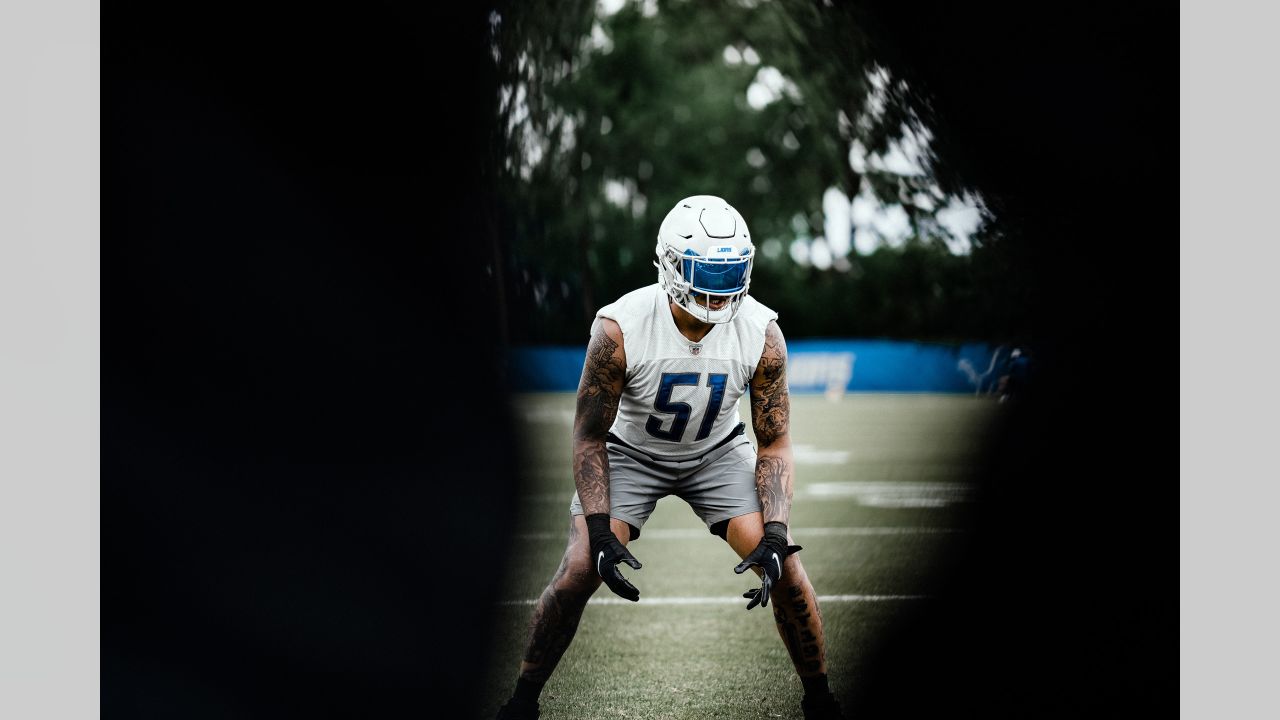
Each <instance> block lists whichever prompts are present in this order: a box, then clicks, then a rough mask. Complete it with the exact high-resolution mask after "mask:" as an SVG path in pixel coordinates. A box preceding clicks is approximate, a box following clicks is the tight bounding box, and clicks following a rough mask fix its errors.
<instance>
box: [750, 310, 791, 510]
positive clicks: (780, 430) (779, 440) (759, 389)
mask: <svg viewBox="0 0 1280 720" xmlns="http://www.w3.org/2000/svg"><path fill="white" fill-rule="evenodd" d="M751 423H752V426H753V427H754V429H755V432H756V441H757V442H758V443H759V445H760V447H759V453H758V455H757V457H756V492H758V493H759V495H760V506H761V509H762V510H763V514H764V521H765V522H771V521H773V520H777V521H779V522H784V523H785V522H787V521H788V519H789V517H790V515H791V493H792V483H793V475H794V465H795V463H794V461H793V460H792V456H791V397H790V395H789V394H788V392H787V343H786V340H785V339H784V338H783V337H782V331H781V330H780V329H778V325H777V323H773V322H771V323H769V325H768V327H767V328H766V329H765V340H764V352H763V353H762V354H761V355H760V364H759V365H757V366H756V372H755V374H754V375H753V376H752V378H751Z"/></svg>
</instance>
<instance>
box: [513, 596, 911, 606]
mask: <svg viewBox="0 0 1280 720" xmlns="http://www.w3.org/2000/svg"><path fill="white" fill-rule="evenodd" d="M928 597H929V596H928V595H819V596H818V602H819V603H844V602H892V601H897V600H925V599H928ZM742 601H743V600H742V598H739V597H734V596H733V595H725V596H720V595H715V596H703V597H642V598H640V601H639V602H636V603H633V602H631V601H630V600H624V599H622V598H612V597H593V598H591V599H590V600H588V601H587V604H588V605H738V604H741V603H742ZM537 602H538V601H537V599H533V600H501V601H499V602H498V604H499V605H534V604H536V603H537Z"/></svg>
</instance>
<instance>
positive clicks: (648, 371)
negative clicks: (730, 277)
mask: <svg viewBox="0 0 1280 720" xmlns="http://www.w3.org/2000/svg"><path fill="white" fill-rule="evenodd" d="M680 312H682V311H680ZM596 317H604V318H609V319H611V320H613V321H615V322H617V323H618V326H619V327H621V328H622V343H623V349H624V350H625V352H626V357H627V376H626V385H625V387H623V390H622V398H621V400H620V401H619V403H618V416H617V418H616V419H615V420H614V422H613V427H611V428H610V431H611V432H612V433H613V434H614V435H616V436H617V437H618V438H620V439H621V440H622V441H623V442H625V443H626V444H628V445H631V446H632V447H634V448H637V449H639V450H643V451H644V452H646V453H648V454H650V455H654V456H657V457H661V458H664V459H669V460H680V459H688V458H695V457H698V456H700V455H702V454H704V453H706V452H707V451H708V450H710V449H711V448H712V447H713V446H715V445H716V444H717V443H719V442H720V441H721V440H724V439H725V437H727V436H728V435H729V434H730V433H731V432H733V430H734V428H735V427H736V426H737V424H738V400H739V399H741V397H742V396H743V394H744V393H746V392H747V386H748V384H749V383H750V382H751V376H752V375H753V374H754V373H755V370H756V366H757V365H758V364H759V363H760V355H761V354H762V353H763V352H764V332H765V327H766V326H767V325H768V324H769V321H770V320H775V319H777V317H778V314H777V313H776V312H774V311H772V310H770V309H769V308H767V307H765V306H764V305H762V304H760V303H758V302H756V301H755V299H753V298H752V297H751V296H750V295H748V296H747V297H746V298H744V299H743V301H742V306H741V307H740V308H739V309H738V313H737V315H735V316H734V318H733V320H732V321H731V322H728V323H724V324H720V325H715V326H713V327H712V328H711V331H710V332H708V333H707V335H706V337H704V338H703V339H702V341H701V342H696V343H695V342H692V341H691V340H689V339H688V338H686V337H685V336H683V335H681V334H680V330H679V329H677V328H676V322H675V319H674V318H672V317H671V309H670V306H669V305H668V300H667V294H666V293H665V292H664V291H663V290H662V288H661V287H660V286H659V285H658V284H657V283H654V284H653V285H650V286H648V287H643V288H640V289H639V290H635V291H632V292H629V293H627V294H626V295H623V296H622V297H621V298H619V299H618V300H617V302H614V303H612V304H610V305H606V306H605V307H603V308H601V309H600V310H599V311H598V312H597V313H596Z"/></svg>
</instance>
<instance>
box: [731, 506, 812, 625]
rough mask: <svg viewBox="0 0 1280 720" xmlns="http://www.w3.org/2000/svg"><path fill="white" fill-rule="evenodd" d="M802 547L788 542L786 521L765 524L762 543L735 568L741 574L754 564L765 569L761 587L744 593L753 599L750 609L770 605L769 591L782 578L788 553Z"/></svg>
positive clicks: (748, 604)
mask: <svg viewBox="0 0 1280 720" xmlns="http://www.w3.org/2000/svg"><path fill="white" fill-rule="evenodd" d="M802 549H803V548H801V547H800V546H799V545H788V544H787V526H786V524H785V523H780V522H777V521H776V520H775V521H773V522H767V523H765V524H764V537H762V538H760V544H759V545H756V549H755V550H752V551H751V553H750V554H749V555H747V556H746V557H745V558H743V560H742V562H740V563H738V566H737V567H735V568H734V569H733V571H734V572H736V573H738V574H739V575H741V574H742V573H744V572H746V571H747V568H750V567H751V566H752V565H756V566H758V567H759V568H760V569H761V570H762V571H763V572H762V573H761V574H760V587H758V588H752V589H750V590H748V591H746V592H745V593H743V594H742V597H744V598H748V599H750V600H751V602H749V603H747V609H748V610H750V609H751V608H753V607H755V606H756V605H759V606H760V607H768V606H769V591H770V590H772V589H773V584H774V583H776V582H778V580H780V579H782V564H783V563H785V562H786V561H787V556H788V555H791V554H793V553H798V552H800V551H801V550H802Z"/></svg>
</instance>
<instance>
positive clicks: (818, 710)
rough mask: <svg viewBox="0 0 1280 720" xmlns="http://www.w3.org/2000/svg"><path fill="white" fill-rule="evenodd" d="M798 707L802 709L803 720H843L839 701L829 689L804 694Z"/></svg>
mask: <svg viewBox="0 0 1280 720" xmlns="http://www.w3.org/2000/svg"><path fill="white" fill-rule="evenodd" d="M800 709H801V710H803V711H804V720H844V715H843V714H841V712H840V703H838V702H836V696H835V695H832V694H831V692H830V691H827V692H825V693H814V694H813V695H805V696H804V698H803V699H802V700H801V701H800Z"/></svg>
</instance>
